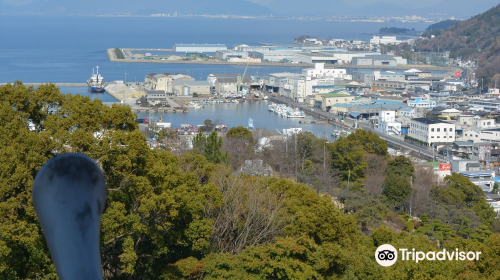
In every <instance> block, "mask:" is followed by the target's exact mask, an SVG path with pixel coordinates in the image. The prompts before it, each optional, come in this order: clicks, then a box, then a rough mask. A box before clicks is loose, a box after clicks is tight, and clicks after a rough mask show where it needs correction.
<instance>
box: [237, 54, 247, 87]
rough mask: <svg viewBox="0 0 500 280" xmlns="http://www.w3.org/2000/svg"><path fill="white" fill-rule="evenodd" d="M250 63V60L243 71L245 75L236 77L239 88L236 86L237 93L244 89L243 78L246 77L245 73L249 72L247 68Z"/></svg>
mask: <svg viewBox="0 0 500 280" xmlns="http://www.w3.org/2000/svg"><path fill="white" fill-rule="evenodd" d="M249 63H250V61H248V62H247V65H246V66H245V71H243V75H238V77H237V78H236V80H237V88H236V92H237V93H240V91H242V90H243V88H242V87H243V86H242V84H243V80H244V79H245V74H246V73H247V69H248V64H249Z"/></svg>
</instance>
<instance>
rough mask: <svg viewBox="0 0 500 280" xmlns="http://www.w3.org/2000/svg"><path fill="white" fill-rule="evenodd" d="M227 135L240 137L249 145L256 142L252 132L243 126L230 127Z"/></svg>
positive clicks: (239, 138) (235, 137)
mask: <svg viewBox="0 0 500 280" xmlns="http://www.w3.org/2000/svg"><path fill="white" fill-rule="evenodd" d="M226 137H228V138H232V139H238V140H240V141H242V142H243V143H245V144H247V145H253V143H254V141H253V135H252V132H251V131H250V130H248V129H246V128H244V127H242V126H237V127H232V128H230V129H229V130H228V131H227V133H226Z"/></svg>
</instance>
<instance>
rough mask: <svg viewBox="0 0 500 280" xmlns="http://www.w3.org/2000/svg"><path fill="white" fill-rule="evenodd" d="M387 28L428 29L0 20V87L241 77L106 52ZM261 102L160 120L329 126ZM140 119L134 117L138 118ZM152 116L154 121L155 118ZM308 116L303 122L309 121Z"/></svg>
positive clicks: (353, 34) (347, 35) (362, 35)
mask: <svg viewBox="0 0 500 280" xmlns="http://www.w3.org/2000/svg"><path fill="white" fill-rule="evenodd" d="M387 26H394V27H405V28H409V29H411V28H415V29H416V30H425V28H427V26H428V24H417V23H363V22H332V21H330V22H326V21H298V20H253V19H206V18H148V17H85V16H71V17H69V16H42V15H7V16H5V15H2V16H1V17H0V38H1V39H0V82H13V81H16V80H20V81H23V82H32V83H46V82H55V83H64V82H65V83H84V82H85V81H86V80H87V79H88V77H89V76H90V74H91V72H92V68H93V67H95V66H96V65H98V66H100V73H101V74H102V75H103V76H104V78H105V80H107V81H112V80H124V79H125V72H126V73H127V80H128V81H136V80H137V81H143V79H144V77H145V76H146V75H147V74H149V73H152V72H155V73H166V72H168V73H186V74H189V75H191V76H193V77H194V78H195V79H197V80H204V79H206V77H207V75H208V74H210V73H242V72H243V71H244V66H229V65H221V66H216V65H183V64H177V65H176V64H149V63H130V64H128V63H111V62H109V60H108V57H107V55H106V50H107V49H108V48H115V47H122V48H172V47H173V45H174V44H176V43H223V44H226V45H227V46H228V47H229V48H232V47H233V46H234V45H235V44H241V43H246V44H257V43H260V42H264V43H272V44H290V43H291V42H293V39H294V38H295V37H298V36H300V35H313V36H318V37H321V38H327V37H331V38H343V39H356V38H359V39H363V40H367V39H370V38H371V36H372V35H370V34H374V33H377V32H378V30H379V29H380V28H382V27H387ZM286 71H288V72H297V73H299V72H300V71H301V68H300V67H292V68H290V67H254V66H252V67H249V68H248V70H247V73H249V74H251V75H267V74H269V73H275V72H286ZM61 92H63V93H79V94H82V95H89V96H90V97H91V98H99V99H102V100H103V101H105V102H108V101H115V99H114V98H113V97H111V96H110V95H108V94H89V93H88V92H87V89H86V87H68V88H61ZM267 104H268V103H267V102H266V101H259V102H247V103H243V104H238V105H234V104H219V105H208V106H206V108H204V109H199V110H191V111H190V112H189V113H188V114H165V115H164V116H163V119H164V121H166V122H171V123H172V125H173V126H180V124H182V123H189V124H194V125H196V124H202V123H203V121H204V120H205V119H212V120H214V119H221V120H222V121H223V122H224V123H225V124H227V125H229V126H238V125H241V126H247V123H248V118H253V119H254V124H255V127H258V128H267V129H272V130H274V129H278V130H282V129H284V128H290V127H302V128H303V129H304V130H305V131H311V132H313V133H314V134H315V135H323V132H326V134H327V135H328V134H330V133H331V132H332V130H333V129H334V128H333V127H332V126H331V125H323V124H317V125H314V124H299V120H298V119H283V118H281V117H278V116H276V115H274V114H272V113H270V112H268V111H267ZM144 116H146V115H145V114H144V115H140V117H144ZM155 117H160V115H155ZM310 118H311V117H308V118H307V119H306V120H310Z"/></svg>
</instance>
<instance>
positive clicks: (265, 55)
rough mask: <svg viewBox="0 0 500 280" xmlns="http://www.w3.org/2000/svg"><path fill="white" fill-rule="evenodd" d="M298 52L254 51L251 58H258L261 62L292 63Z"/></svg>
mask: <svg viewBox="0 0 500 280" xmlns="http://www.w3.org/2000/svg"><path fill="white" fill-rule="evenodd" d="M297 51H300V50H296V51H289V50H287V51H281V50H267V51H253V52H250V53H249V56H250V57H251V58H257V59H260V60H261V61H269V62H280V61H292V60H293V57H294V52H297Z"/></svg>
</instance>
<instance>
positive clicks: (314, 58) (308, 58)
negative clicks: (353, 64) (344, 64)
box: [293, 53, 338, 64]
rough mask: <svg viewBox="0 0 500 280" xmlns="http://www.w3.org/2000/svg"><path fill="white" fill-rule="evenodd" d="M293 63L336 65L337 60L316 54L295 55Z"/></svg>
mask: <svg viewBox="0 0 500 280" xmlns="http://www.w3.org/2000/svg"><path fill="white" fill-rule="evenodd" d="M293 61H296V62H301V63H324V64H338V59H337V58H335V57H333V56H331V55H324V54H318V53H295V54H294V57H293Z"/></svg>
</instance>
